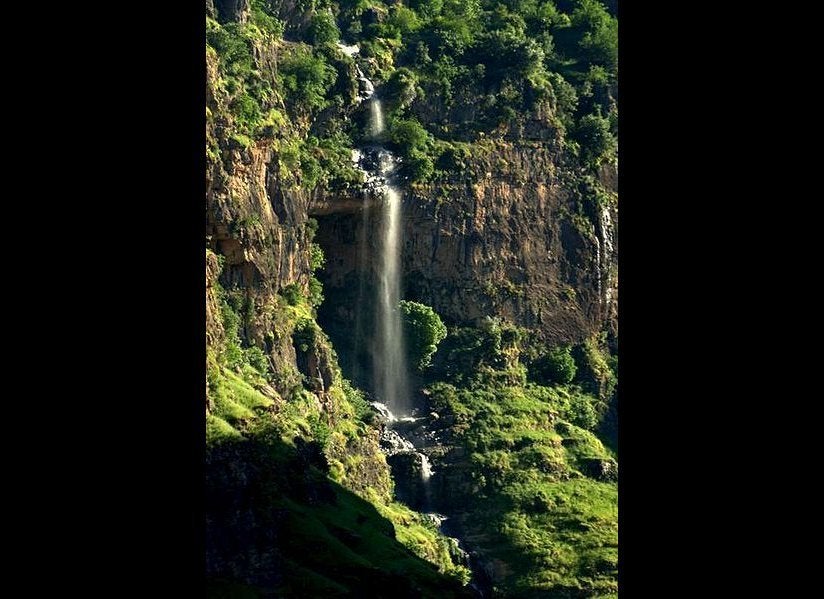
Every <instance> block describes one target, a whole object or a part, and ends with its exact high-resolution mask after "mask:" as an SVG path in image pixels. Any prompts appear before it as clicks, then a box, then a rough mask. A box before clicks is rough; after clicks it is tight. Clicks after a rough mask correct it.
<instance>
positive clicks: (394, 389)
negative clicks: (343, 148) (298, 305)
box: [338, 44, 483, 597]
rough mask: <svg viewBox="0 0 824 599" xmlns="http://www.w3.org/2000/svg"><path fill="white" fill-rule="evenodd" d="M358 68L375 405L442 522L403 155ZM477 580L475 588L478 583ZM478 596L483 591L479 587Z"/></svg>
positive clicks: (357, 157) (402, 463)
mask: <svg viewBox="0 0 824 599" xmlns="http://www.w3.org/2000/svg"><path fill="white" fill-rule="evenodd" d="M338 47H339V48H340V49H341V50H342V51H343V52H344V53H345V54H347V55H348V56H350V57H353V58H354V57H356V56H357V55H358V53H359V48H358V47H357V45H352V46H345V45H343V44H338ZM355 69H356V72H357V75H358V81H359V82H360V86H361V92H360V98H361V99H362V101H367V102H369V123H368V125H367V128H366V133H367V137H368V138H369V139H370V141H371V142H372V145H367V146H366V147H363V148H361V149H359V150H355V151H354V152H353V155H352V160H353V162H354V163H355V164H357V165H358V167H359V168H361V170H362V171H363V172H364V175H365V177H366V185H365V189H366V192H367V193H370V194H372V195H373V196H378V197H382V199H383V203H382V205H381V206H379V207H378V208H371V209H370V208H368V205H367V207H366V208H365V211H364V218H365V221H364V231H367V230H369V229H371V228H372V227H374V226H380V227H381V234H380V235H378V236H375V238H374V239H373V243H372V248H373V251H374V252H375V253H376V254H377V256H375V255H374V254H373V255H371V256H369V255H368V249H369V248H368V244H367V242H366V235H364V237H363V238H362V243H361V245H360V248H359V251H360V252H361V255H360V257H359V262H360V264H361V273H365V271H366V268H365V267H366V265H367V264H370V263H371V264H374V265H375V268H376V270H377V282H378V285H377V291H376V297H375V300H376V301H375V306H376V309H375V320H376V322H375V329H374V338H373V339H372V344H371V346H372V372H373V377H374V392H375V395H376V397H377V400H378V401H374V402H373V403H372V405H373V406H374V407H375V409H376V410H377V411H378V413H379V414H380V416H381V418H382V420H383V422H384V427H383V434H382V436H381V446H382V448H383V451H384V453H385V454H386V455H387V461H388V462H389V463H390V465H392V466H393V467H392V470H393V473H395V472H396V467H398V468H399V470H400V471H401V472H404V471H405V472H407V473H409V474H412V473H417V474H412V476H413V477H416V478H417V485H418V487H417V490H418V491H419V492H418V493H410V497H412V496H417V501H415V500H414V499H413V500H412V501H411V502H410V505H413V507H416V508H417V509H419V510H421V511H423V512H427V516H428V517H429V518H430V519H431V520H432V521H433V522H435V523H436V524H437V525H438V526H439V527H440V526H441V525H443V524H444V522H445V521H446V520H447V519H448V518H447V517H446V516H443V515H441V514H437V513H434V512H431V511H430V510H432V508H433V505H432V503H433V502H432V490H431V485H430V479H431V478H432V476H433V475H434V474H435V472H434V470H433V468H432V464H431V463H430V461H429V458H428V457H427V455H426V454H425V453H423V452H422V451H420V450H419V449H418V447H416V443H417V444H418V446H419V447H430V446H431V441H432V439H431V438H430V439H429V442H427V441H426V440H425V437H426V436H427V435H429V436H430V437H431V436H432V433H431V432H426V424H425V423H426V422H427V418H425V417H416V416H413V415H412V412H413V405H412V394H411V393H410V385H409V378H408V373H407V365H406V352H405V345H404V336H403V323H402V321H401V314H400V310H399V307H398V304H399V302H400V299H401V272H402V271H401V253H402V249H403V247H402V236H403V230H402V227H401V224H402V223H401V217H402V209H403V198H402V196H401V192H400V190H398V188H397V187H395V185H394V176H395V168H396V166H397V164H398V159H397V158H396V157H395V155H394V154H392V152H390V151H389V150H387V149H386V148H384V147H382V145H381V142H382V141H383V135H384V132H385V124H384V115H383V105H382V104H381V101H380V98H379V97H378V96H377V94H376V93H375V86H374V84H373V83H372V82H371V81H370V80H369V79H368V78H367V77H366V75H365V74H364V73H363V71H362V70H361V68H360V65H358V64H357V63H356V65H355ZM365 291H366V285H365V280H364V278H363V275H362V278H361V279H360V281H359V286H358V304H359V305H361V306H362V305H364V303H365V302H364V301H363V299H364V297H363V295H364V293H365ZM362 321H363V318H362V315H361V314H360V312H359V313H358V315H357V316H356V319H355V323H354V324H355V331H354V333H355V336H356V339H355V341H356V343H362V342H363V340H362V339H361V336H362V334H363V332H362V329H363V323H362ZM421 431H424V434H423V436H421V435H420V432H421ZM422 439H424V440H423V442H422ZM413 441H415V443H413ZM396 476H397V475H396ZM396 483H397V484H396V491H397V489H398V487H399V486H402V485H401V484H400V483H401V479H397V478H396ZM420 491H422V493H421V492H420ZM453 538H454V537H453ZM454 540H455V542H456V543H457V546H458V548H459V550H460V551H463V550H462V549H461V544H460V541H459V539H457V538H455V539H454ZM463 555H464V558H465V559H464V562H465V564H466V565H468V566H471V564H470V561H469V557H468V555H467V554H466V553H465V552H464V553H463ZM472 586H473V588H474V584H473V585H472ZM478 596H480V597H482V596H483V594H482V593H480V592H479V593H478Z"/></svg>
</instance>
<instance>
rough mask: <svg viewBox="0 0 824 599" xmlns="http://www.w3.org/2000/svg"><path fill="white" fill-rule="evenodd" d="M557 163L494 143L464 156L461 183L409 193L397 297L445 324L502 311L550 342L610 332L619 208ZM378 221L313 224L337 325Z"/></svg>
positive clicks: (336, 219) (609, 174) (529, 149)
mask: <svg viewBox="0 0 824 599" xmlns="http://www.w3.org/2000/svg"><path fill="white" fill-rule="evenodd" d="M559 162H560V159H559V157H558V156H557V155H555V154H554V153H553V152H552V151H551V150H549V149H547V148H546V147H544V146H542V145H539V144H530V143H525V142H521V143H509V142H498V143H496V144H494V145H492V146H490V147H488V148H486V149H485V151H484V152H483V154H481V153H479V154H478V155H476V156H475V157H473V160H472V165H471V166H470V167H469V168H468V169H467V172H466V173H465V174H464V176H463V177H453V178H451V179H450V180H446V181H439V182H434V183H429V184H425V185H414V186H412V187H411V188H408V189H407V190H406V193H405V198H404V247H403V271H404V278H405V296H406V297H407V298H408V299H414V300H417V301H421V302H423V303H426V304H429V305H431V306H433V307H434V308H435V310H436V311H437V312H438V313H439V314H440V315H441V316H442V317H443V318H444V319H445V320H447V322H451V323H454V324H471V323H476V324H477V322H478V321H479V320H480V319H482V318H484V317H486V316H500V317H503V318H505V319H507V320H509V321H511V322H513V323H515V324H518V325H519V326H523V327H526V328H530V329H534V330H536V331H537V332H538V333H539V334H540V335H541V336H542V337H544V338H545V339H547V340H548V341H551V342H558V343H578V342H581V341H582V340H584V339H586V338H589V337H591V336H592V335H594V334H597V333H599V332H601V331H604V330H607V331H611V332H612V333H613V334H614V335H617V300H618V292H617V284H618V244H617V222H618V214H617V201H615V200H614V199H613V200H611V201H608V202H605V203H604V204H603V205H601V204H598V203H597V202H596V201H595V200H594V199H593V198H592V197H587V196H585V195H582V194H581V193H580V192H579V191H578V189H577V184H576V183H575V180H574V179H572V178H571V177H569V176H568V174H567V173H565V172H563V170H562V169H563V167H560V166H559ZM600 179H601V182H602V183H601V184H602V185H603V186H604V187H605V188H606V189H607V190H608V191H610V192H612V193H615V192H616V191H617V190H616V189H615V179H616V177H615V169H614V167H612V166H605V167H603V168H602V176H601V177H600ZM310 209H311V207H310ZM347 212H348V211H347ZM373 212H374V211H373ZM379 224H380V223H379V216H377V215H374V214H373V215H372V220H371V221H366V220H365V219H364V218H363V212H357V213H347V214H341V215H333V216H327V217H325V218H321V227H320V231H319V237H318V239H319V242H320V243H321V245H322V246H323V247H324V248H325V249H326V250H327V254H328V256H329V262H328V265H327V269H326V273H325V279H324V283H325V285H326V289H327V292H328V293H327V295H329V296H330V297H335V298H339V300H340V301H338V302H337V303H336V305H335V306H333V307H332V308H333V309H334V310H335V315H334V318H335V320H339V321H340V322H351V321H352V319H353V318H354V311H353V309H354V304H353V302H354V300H355V298H354V297H353V291H354V289H355V288H356V287H357V285H358V281H359V279H360V275H361V269H362V268H363V265H362V264H361V262H360V260H359V251H360V248H361V247H363V246H364V245H365V246H366V247H367V248H368V249H367V251H368V252H369V253H370V254H371V253H373V252H374V241H375V234H374V231H375V230H377V229H375V227H376V226H379ZM366 268H367V272H366V275H367V277H368V278H370V279H374V276H375V273H374V272H373V269H371V268H370V267H369V265H368V264H367V265H366Z"/></svg>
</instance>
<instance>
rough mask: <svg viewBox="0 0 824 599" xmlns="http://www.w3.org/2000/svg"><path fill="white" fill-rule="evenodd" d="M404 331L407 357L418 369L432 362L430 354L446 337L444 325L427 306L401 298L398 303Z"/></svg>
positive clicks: (422, 368)
mask: <svg viewBox="0 0 824 599" xmlns="http://www.w3.org/2000/svg"><path fill="white" fill-rule="evenodd" d="M399 307H400V310H401V314H402V316H403V323H404V330H405V332H406V341H407V351H408V352H409V359H410V361H411V362H412V364H414V366H415V368H417V369H418V370H424V369H425V368H426V367H427V366H429V365H430V364H431V363H432V354H434V353H435V352H436V351H437V349H438V344H439V343H440V342H441V341H443V339H444V337H446V326H444V324H443V321H442V320H441V317H440V316H438V314H437V313H436V312H435V311H434V310H433V309H432V308H431V307H429V306H427V305H425V304H420V303H418V302H410V301H406V300H402V301H401V302H400V304H399Z"/></svg>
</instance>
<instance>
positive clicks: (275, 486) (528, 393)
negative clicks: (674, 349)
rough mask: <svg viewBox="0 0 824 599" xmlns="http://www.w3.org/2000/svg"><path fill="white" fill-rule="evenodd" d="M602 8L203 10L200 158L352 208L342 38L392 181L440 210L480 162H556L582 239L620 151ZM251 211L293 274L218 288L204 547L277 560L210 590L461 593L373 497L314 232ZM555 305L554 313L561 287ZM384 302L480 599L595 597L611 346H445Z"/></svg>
mask: <svg viewBox="0 0 824 599" xmlns="http://www.w3.org/2000/svg"><path fill="white" fill-rule="evenodd" d="M609 6H611V7H612V8H608V7H607V6H605V5H604V4H603V3H602V2H599V1H597V0H555V1H553V0H403V1H401V2H394V1H391V2H390V1H388V0H386V1H382V0H340V1H337V2H336V1H331V0H298V2H297V3H294V7H293V8H294V10H292V9H291V8H290V9H289V10H287V11H284V12H288V13H294V14H292V16H290V17H288V19H289V22H283V21H281V20H280V18H279V14H278V9H279V8H280V7H279V6H278V5H277V3H272V2H268V1H266V0H250V14H249V20H248V22H246V23H244V24H239V23H232V22H225V23H218V22H217V21H216V20H214V19H212V18H207V28H206V42H207V46H206V59H207V66H208V68H209V77H208V79H207V82H208V90H207V92H208V93H207V98H208V106H207V109H206V121H207V140H206V155H207V158H208V160H209V165H210V169H211V168H213V169H215V177H214V178H215V181H222V182H224V183H225V182H226V177H227V175H228V177H232V176H234V175H232V174H229V173H230V172H231V171H232V169H235V171H237V170H242V169H246V168H249V165H252V166H253V167H254V168H252V169H250V170H254V169H256V168H257V165H258V164H260V161H261V159H262V160H263V161H264V162H266V163H267V168H266V173H265V177H266V186H267V193H269V192H268V189H269V188H270V186H276V187H277V188H278V189H279V190H281V191H283V192H284V193H285V194H288V193H293V192H299V194H298V193H296V195H297V196H298V197H301V198H312V197H314V196H313V195H312V194H313V193H315V192H316V191H317V190H323V191H324V192H326V193H331V194H335V193H340V192H347V190H348V193H350V194H351V193H352V191H353V190H356V189H357V188H358V187H359V186H360V185H361V184H362V183H363V175H362V173H361V172H360V171H358V170H357V169H356V168H355V167H354V166H353V165H352V163H351V154H352V148H353V147H355V146H356V145H358V144H360V143H361V142H362V141H363V140H364V134H365V132H364V127H363V119H364V118H365V113H366V112H367V111H366V110H365V108H366V107H365V106H361V105H359V104H358V99H357V90H358V84H357V80H356V77H355V68H354V65H353V62H352V59H351V58H349V57H347V56H345V55H343V54H342V53H341V52H340V51H339V50H338V49H337V48H336V46H335V43H336V42H337V41H339V40H341V39H344V40H345V41H346V43H358V44H359V45H360V47H361V55H360V58H359V59H358V60H359V63H358V64H359V66H360V67H361V68H362V69H363V70H364V71H365V72H366V74H367V75H368V76H369V77H370V78H371V79H372V80H374V82H375V83H376V85H377V86H378V95H379V97H380V98H381V99H382V100H383V102H384V108H385V111H386V123H387V131H386V139H384V140H382V141H383V143H385V144H386V145H387V146H388V147H390V148H391V149H392V150H393V151H394V152H396V153H397V154H398V156H400V158H401V162H400V174H401V177H402V178H403V179H404V180H405V181H406V182H407V183H408V184H410V185H412V186H415V185H418V184H421V183H425V182H433V181H434V182H436V184H437V185H436V186H437V187H438V190H437V191H436V192H435V195H437V196H438V202H449V201H450V199H449V196H450V194H449V190H450V189H452V188H451V187H450V185H451V184H453V183H455V182H458V183H459V184H460V185H464V184H466V185H470V184H471V183H472V182H473V181H476V180H477V179H478V177H479V176H485V173H487V172H490V171H492V172H495V173H500V174H502V175H504V176H506V177H510V176H511V178H512V180H513V181H520V182H521V183H523V182H524V181H523V180H522V177H521V176H520V174H519V172H518V168H519V166H518V164H517V160H510V158H509V156H508V155H506V154H504V153H503V152H501V150H502V149H504V148H512V147H517V146H519V145H520V146H522V147H523V146H530V147H531V146H532V145H534V146H536V147H539V146H543V147H544V148H546V149H550V150H551V151H552V152H558V153H560V154H561V156H560V157H559V158H558V160H557V161H555V160H553V168H556V167H557V172H556V174H557V175H558V179H559V181H560V184H561V185H562V186H563V187H564V189H565V190H567V191H568V192H569V194H570V197H571V200H570V202H569V206H565V207H564V208H563V209H562V213H561V217H562V218H565V219H567V221H568V222H569V223H571V224H572V225H573V226H574V227H575V229H577V230H578V232H580V233H581V234H582V235H584V236H585V237H590V236H591V235H592V233H593V230H594V227H593V222H592V219H593V217H592V216H591V215H592V214H594V213H597V210H598V209H600V208H602V207H603V206H607V205H610V204H611V203H614V202H615V195H614V194H613V193H611V192H608V191H607V190H605V189H604V188H603V187H602V185H601V183H600V182H599V180H598V177H599V174H598V173H599V171H598V167H599V166H600V165H602V164H603V163H605V162H607V163H608V162H611V161H614V160H615V159H616V153H617V139H618V127H617V124H618V108H617V77H618V61H617V20H616V18H615V10H614V3H611V4H610V5H609ZM261 157H262V158H261ZM504 157H506V159H504ZM221 169H222V170H221ZM256 172H257V171H256ZM229 188H230V189H232V188H231V187H229ZM419 189H422V190H425V189H426V188H423V187H419ZM232 193H234V192H232ZM300 194H302V195H300ZM261 199H262V198H261ZM268 199H269V200H270V202H271V206H272V208H273V209H274V210H275V212H276V213H277V217H278V220H279V222H280V223H281V226H292V222H293V221H294V226H295V231H296V236H295V238H296V239H297V240H298V242H297V243H298V245H299V247H300V250H299V251H300V254H299V256H297V257H296V258H297V259H296V260H295V264H296V272H297V275H296V276H297V282H293V283H292V284H290V285H286V286H284V287H283V288H282V289H280V292H279V296H277V295H271V294H270V295H267V294H266V293H265V292H264V291H261V289H255V288H253V287H252V286H249V287H243V286H240V287H234V286H232V287H230V286H229V283H228V281H230V280H234V277H231V276H227V277H226V282H227V287H226V288H223V287H221V286H220V285H216V286H215V287H214V289H215V299H216V304H215V306H216V307H213V308H212V313H214V312H217V314H214V316H215V317H216V318H217V320H218V321H219V325H215V330H214V331H212V333H213V334H214V339H212V341H210V345H209V347H208V352H207V380H206V387H207V407H206V409H207V417H206V439H207V457H208V463H209V470H208V471H209V477H210V479H209V484H210V487H209V488H210V495H209V497H210V501H211V502H212V503H210V506H209V508H210V510H211V511H210V516H212V517H214V518H216V519H213V520H212V521H211V522H212V524H210V526H213V528H212V529H210V530H211V532H210V534H211V535H213V536H212V537H210V539H211V543H212V544H211V545H210V546H211V547H217V548H220V549H219V550H221V551H222V550H225V551H226V552H231V551H234V552H235V554H233V556H234V557H233V559H234V558H235V557H237V559H248V563H245V564H240V565H237V564H234V566H237V568H238V571H244V568H246V570H245V571H247V572H252V571H253V570H254V569H255V568H258V567H260V565H261V564H276V565H277V568H278V572H279V573H282V574H283V576H282V577H281V578H277V577H273V578H269V579H267V580H269V583H267V584H264V585H262V587H261V588H260V589H258V588H256V587H255V585H247V584H238V581H236V580H224V579H222V578H221V577H216V578H214V579H212V580H211V582H210V589H211V591H210V592H211V593H212V595H213V596H227V595H229V596H258V594H266V593H269V594H271V593H272V592H274V593H275V594H276V595H278V596H295V597H309V596H324V597H325V596H329V597H334V596H346V595H347V594H348V595H357V594H359V593H360V594H364V593H366V596H368V592H369V591H370V590H372V589H373V586H374V589H380V590H381V591H384V592H385V591H386V590H387V589H391V590H392V592H396V593H397V594H399V595H402V596H416V597H450V596H455V597H458V596H461V593H462V590H461V585H462V584H465V583H466V582H467V580H468V571H467V570H466V569H465V568H463V567H462V566H459V565H457V562H456V558H455V554H456V551H455V547H454V546H453V544H452V543H451V542H450V541H449V540H448V539H447V538H446V537H444V536H443V535H442V534H440V533H439V532H438V531H437V530H436V528H435V527H434V525H432V523H431V522H430V521H429V520H428V519H426V518H425V517H423V516H421V515H420V514H417V513H415V512H413V511H411V510H410V509H409V508H407V507H405V506H403V505H401V504H399V503H397V502H394V501H393V500H392V488H393V482H392V480H391V478H390V476H389V471H388V467H387V465H386V460H385V458H384V456H383V454H382V453H381V452H380V450H379V447H378V442H377V431H376V424H375V421H376V417H375V416H376V414H375V411H374V410H373V409H372V407H371V406H370V404H369V402H368V401H367V398H366V396H365V395H364V393H363V392H362V391H361V390H359V389H357V388H356V387H354V386H353V385H352V384H351V383H350V382H349V381H348V380H346V378H345V377H344V376H343V375H342V373H341V371H340V368H339V367H338V364H337V356H336V354H335V351H334V349H333V348H332V346H331V343H330V341H329V339H328V338H327V336H326V334H325V333H324V331H323V330H322V329H321V327H320V326H319V325H318V323H317V321H316V316H317V313H316V310H317V308H318V307H319V306H320V305H321V304H322V303H323V302H324V290H323V286H322V284H321V282H320V280H319V279H318V278H317V276H316V275H317V274H318V271H319V270H320V269H323V268H324V265H325V262H326V257H325V256H324V253H323V251H322V249H321V248H320V246H319V245H318V244H316V243H315V242H314V241H313V239H314V235H315V232H316V230H317V222H316V221H314V220H312V219H309V220H308V221H307V222H306V225H305V230H301V228H300V227H301V226H302V225H301V224H300V223H301V218H302V217H301V216H300V215H294V214H287V215H286V216H285V217H283V216H282V214H281V212H279V210H280V209H281V208H282V206H281V205H279V204H278V201H277V198H275V197H274V196H272V197H270V198H268ZM224 208H225V212H226V215H224V216H225V218H226V220H227V221H228V224H229V226H230V228H231V227H234V228H232V229H231V231H230V232H231V234H232V235H235V236H237V237H238V238H242V235H243V234H245V233H246V232H248V231H254V232H258V231H264V226H263V225H262V224H261V223H262V222H263V224H265V223H266V221H265V219H264V220H262V219H261V218H260V217H259V216H258V215H255V214H253V215H251V216H250V215H249V214H248V211H244V212H241V216H242V218H241V217H237V215H236V214H234V213H233V208H234V207H233V206H232V205H231V198H229V200H228V204H227V206H221V210H224ZM227 215H228V216H227ZM304 233H305V234H304ZM264 234H265V235H270V232H268V231H267V232H262V233H261V235H264ZM241 241H242V242H243V243H245V239H241ZM243 249H244V250H245V249H247V248H245V247H244V248H243ZM256 259H257V258H256ZM281 264H283V262H281ZM290 268H291V266H290ZM290 272H295V271H290ZM290 276H291V275H290ZM290 280H293V279H290ZM282 283H283V281H281V280H278V281H273V280H267V281H265V282H264V284H263V286H262V288H263V287H264V286H267V285H269V286H271V285H278V284H282ZM235 284H236V283H233V285H235ZM270 288H271V287H270ZM483 292H484V293H486V294H487V296H488V297H489V298H490V301H493V302H494V301H500V300H501V299H502V298H503V299H506V298H518V297H520V296H522V295H523V293H524V291H523V289H521V288H519V286H518V285H517V284H515V283H506V282H505V283H500V282H497V283H491V282H490V283H488V284H487V285H486V286H485V287H484V290H483ZM565 297H566V298H567V300H568V301H569V302H574V301H575V299H576V291H575V289H573V288H572V287H568V288H566V289H565ZM330 299H331V300H333V301H334V300H335V299H337V298H330ZM256 302H257V304H256ZM400 309H401V311H402V313H403V316H404V323H405V327H406V334H407V339H408V350H409V355H410V363H411V364H412V365H413V366H414V367H415V368H416V369H417V370H418V375H419V377H418V378H419V379H420V378H422V379H423V380H424V381H425V384H426V389H425V391H426V394H427V396H428V397H429V399H430V403H431V405H430V406H429V407H430V408H431V409H432V410H434V411H436V412H437V413H438V414H439V419H438V421H439V423H440V424H439V426H441V427H443V432H444V434H445V435H447V437H448V439H449V440H450V442H454V444H455V445H456V446H458V447H459V448H460V449H462V450H463V452H464V453H463V454H462V455H463V456H464V457H462V458H461V463H460V464H459V467H458V468H456V469H455V472H453V473H452V474H454V475H455V477H454V479H451V482H450V483H449V487H450V488H448V489H446V493H445V497H444V498H443V499H444V502H445V506H446V507H447V508H448V509H451V510H452V511H454V512H455V513H461V514H462V515H463V516H466V517H465V518H461V519H457V518H456V519H454V521H456V522H457V521H460V522H463V523H464V524H463V527H464V530H463V535H462V536H464V537H465V538H466V539H467V541H468V542H469V543H470V544H471V546H472V548H474V549H477V550H478V551H479V553H480V554H481V556H482V557H483V558H484V559H485V560H487V562H486V563H487V564H492V566H491V567H492V569H494V570H495V579H496V581H497V582H496V585H497V586H498V588H497V590H496V592H497V593H500V594H501V596H516V597H573V596H577V597H583V596H586V597H601V596H615V594H616V592H617V582H616V579H617V482H616V477H617V461H616V456H617V453H616V432H615V413H616V404H615V389H616V386H617V355H615V354H614V353H611V351H612V352H614V348H613V349H612V350H610V344H609V343H608V342H607V340H606V338H605V337H600V338H593V339H588V340H586V341H584V342H583V343H580V344H577V345H575V346H573V347H566V346H554V347H547V346H546V345H544V344H542V343H540V342H538V341H535V339H533V337H532V334H531V333H530V332H529V331H525V330H522V329H519V328H518V327H515V326H513V325H511V324H509V323H507V322H505V321H502V320H500V319H496V318H487V319H486V320H484V321H483V322H482V323H480V324H479V326H477V327H465V328H454V329H451V330H450V331H449V332H448V334H447V331H446V328H445V326H444V324H443V322H442V321H441V319H440V317H439V316H438V315H437V314H436V313H435V312H434V310H433V309H432V308H431V307H429V306H425V305H423V304H419V303H416V302H406V301H405V302H401V305H400ZM444 468H449V466H447V465H444ZM240 500H242V501H246V502H247V503H245V504H241V505H238V504H237V503H236V502H237V501H240ZM233 502H234V503H233ZM450 502H451V503H450ZM221 510H225V511H221ZM221 516H222V517H224V520H221V519H220V518H221ZM215 522H217V523H218V524H214V523H215ZM227 522H231V524H226V523H227ZM221 523H222V524H221ZM247 525H248V526H247ZM221 526H223V528H221ZM258 535H259V536H258ZM244 551H245V552H247V553H244ZM267 551H273V553H267ZM238 556H240V557H238ZM224 557H226V556H224ZM214 563H220V560H217V561H216V562H214ZM234 566H233V567H234ZM269 574H271V573H269ZM254 575H255V576H258V575H259V577H260V579H261V580H263V579H266V576H267V573H265V572H255V573H254Z"/></svg>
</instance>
